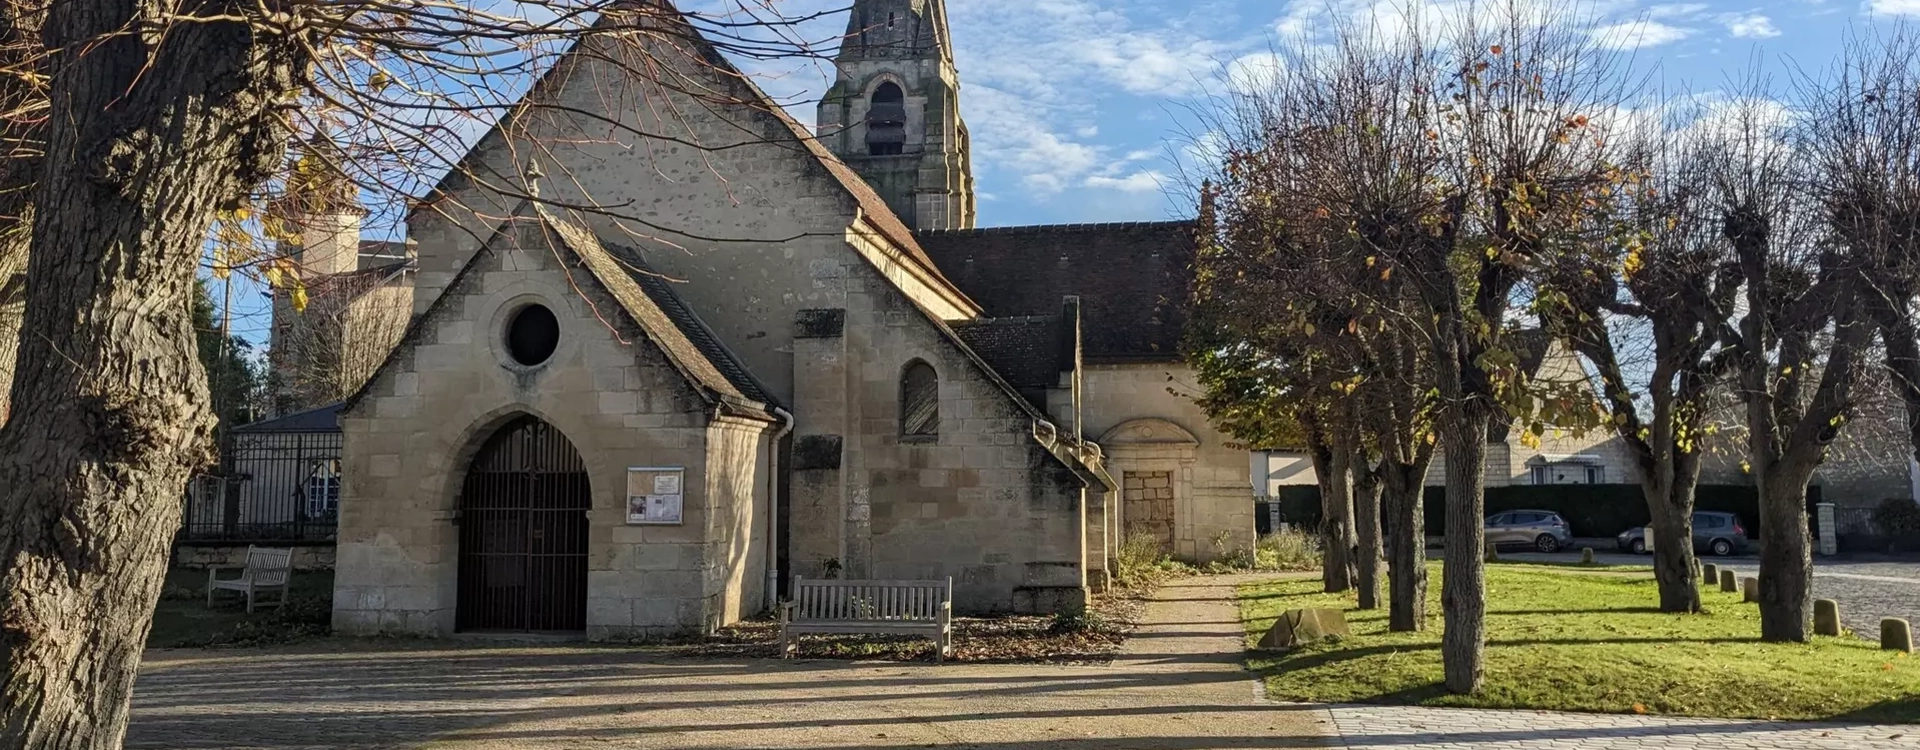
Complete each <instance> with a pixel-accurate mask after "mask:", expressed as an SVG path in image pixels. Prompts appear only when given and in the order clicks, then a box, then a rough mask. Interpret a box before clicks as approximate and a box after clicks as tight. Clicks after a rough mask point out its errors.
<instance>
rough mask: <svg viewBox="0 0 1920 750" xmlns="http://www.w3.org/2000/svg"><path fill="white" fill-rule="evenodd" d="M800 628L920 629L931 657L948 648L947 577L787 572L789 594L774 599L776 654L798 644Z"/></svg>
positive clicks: (945, 654) (950, 631)
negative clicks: (863, 577) (827, 576)
mask: <svg viewBox="0 0 1920 750" xmlns="http://www.w3.org/2000/svg"><path fill="white" fill-rule="evenodd" d="M802 633H822V634H835V633H870V634H876V635H884V634H893V633H905V634H910V635H911V634H924V635H927V636H929V637H931V638H933V641H934V645H935V646H937V649H936V650H935V652H934V660H935V661H940V660H944V659H946V658H947V657H948V656H949V655H951V654H952V652H953V579H952V578H947V579H945V580H939V581H840V580H807V579H805V578H801V577H799V576H794V578H793V599H792V600H791V601H788V602H786V603H784V604H781V605H780V657H781V658H783V659H784V658H790V657H792V656H793V654H794V652H795V651H797V650H798V649H799V640H798V638H797V637H796V636H799V635H800V634H802Z"/></svg>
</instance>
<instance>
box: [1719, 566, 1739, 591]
mask: <svg viewBox="0 0 1920 750" xmlns="http://www.w3.org/2000/svg"><path fill="white" fill-rule="evenodd" d="M1720 590H1721V591H1725V592H1728V593H1732V592H1735V591H1739V590H1740V582H1739V581H1736V580H1734V577H1733V571H1731V570H1722V571H1720Z"/></svg>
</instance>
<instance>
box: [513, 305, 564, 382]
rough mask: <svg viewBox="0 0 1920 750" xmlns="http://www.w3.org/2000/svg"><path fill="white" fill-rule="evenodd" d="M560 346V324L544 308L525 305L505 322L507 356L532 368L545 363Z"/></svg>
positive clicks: (542, 306) (551, 313) (550, 311)
mask: <svg viewBox="0 0 1920 750" xmlns="http://www.w3.org/2000/svg"><path fill="white" fill-rule="evenodd" d="M559 345H560V321H559V319H557V318H555V317H553V311H552V310H548V309H547V308H546V307H545V306H544V305H527V306H526V307H523V308H520V311H519V312H516V313H514V314H513V319H512V320H510V321H508V322H507V355H508V356H511V357H513V361H515V362H518V363H520V364H522V365H526V366H528V367H532V366H534V365H537V364H540V363H542V362H545V361H547V358H548V357H551V356H553V350H554V348H555V347H558V346H559Z"/></svg>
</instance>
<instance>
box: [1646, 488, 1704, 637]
mask: <svg viewBox="0 0 1920 750" xmlns="http://www.w3.org/2000/svg"><path fill="white" fill-rule="evenodd" d="M1656 492H1657V494H1655V493H1656ZM1647 509H1648V510H1649V511H1651V513H1652V516H1653V539H1654V545H1653V577H1654V580H1655V582H1656V583H1657V584H1658V586H1659V588H1660V611H1662V612H1699V611H1700V562H1699V560H1698V559H1697V558H1695V557H1694V556H1693V490H1692V488H1691V487H1688V488H1685V489H1682V488H1680V487H1677V486H1676V487H1673V488H1665V487H1661V488H1648V495H1647Z"/></svg>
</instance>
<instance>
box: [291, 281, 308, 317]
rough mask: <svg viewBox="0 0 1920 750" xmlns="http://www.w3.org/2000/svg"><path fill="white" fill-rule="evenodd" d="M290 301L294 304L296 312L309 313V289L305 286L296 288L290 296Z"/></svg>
mask: <svg viewBox="0 0 1920 750" xmlns="http://www.w3.org/2000/svg"><path fill="white" fill-rule="evenodd" d="M288 300H289V301H291V302H292V303H293V311H294V312H306V311H307V288H306V287H304V286H296V287H294V288H293V292H292V293H291V294H289V295H288Z"/></svg>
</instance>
